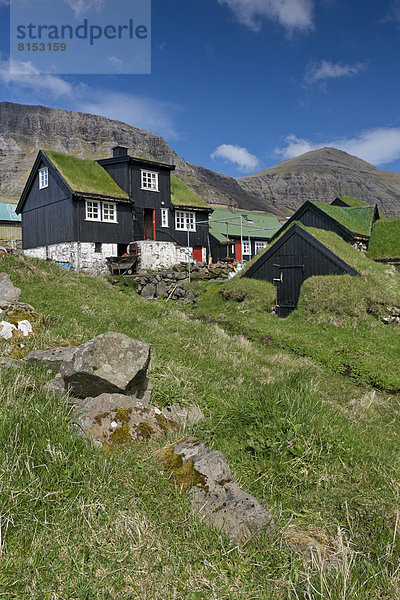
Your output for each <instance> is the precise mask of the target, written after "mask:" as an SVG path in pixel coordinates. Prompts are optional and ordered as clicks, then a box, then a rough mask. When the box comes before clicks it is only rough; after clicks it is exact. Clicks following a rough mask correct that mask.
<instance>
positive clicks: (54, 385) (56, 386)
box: [31, 353, 68, 398]
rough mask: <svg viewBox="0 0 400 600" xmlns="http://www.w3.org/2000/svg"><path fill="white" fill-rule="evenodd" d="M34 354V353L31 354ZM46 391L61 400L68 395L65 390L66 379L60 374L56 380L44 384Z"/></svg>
mask: <svg viewBox="0 0 400 600" xmlns="http://www.w3.org/2000/svg"><path fill="white" fill-rule="evenodd" d="M31 354H32V353H31ZM43 387H44V389H45V390H46V391H48V392H51V393H52V394H54V395H55V396H57V398H61V397H62V396H65V395H66V394H67V393H68V390H66V389H65V384H64V379H63V378H62V376H61V374H60V373H57V375H56V376H55V377H54V379H50V381H47V383H45V384H44V386H43Z"/></svg>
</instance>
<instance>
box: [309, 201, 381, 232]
mask: <svg viewBox="0 0 400 600" xmlns="http://www.w3.org/2000/svg"><path fill="white" fill-rule="evenodd" d="M312 204H315V206H318V208H319V209H320V210H322V211H323V212H324V213H326V214H327V215H329V216H330V217H332V218H333V219H335V221H337V222H338V223H340V224H341V225H344V226H345V227H347V229H349V230H350V231H351V232H352V233H355V234H358V235H361V236H365V237H370V235H371V231H372V224H373V219H374V212H375V206H361V207H355V208H352V207H350V208H347V207H344V206H332V205H331V204H323V203H322V202H312Z"/></svg>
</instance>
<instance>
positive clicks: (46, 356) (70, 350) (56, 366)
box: [26, 346, 78, 372]
mask: <svg viewBox="0 0 400 600" xmlns="http://www.w3.org/2000/svg"><path fill="white" fill-rule="evenodd" d="M77 349H78V348H77V347H76V346H63V347H59V348H51V349H50V350H32V352H29V354H28V355H27V357H26V362H28V363H29V364H31V365H43V366H44V367H47V368H48V369H51V370H52V371H54V372H57V371H59V370H60V368H61V365H62V364H63V363H64V362H66V361H69V360H71V359H72V357H73V355H74V354H75V352H76V351H77Z"/></svg>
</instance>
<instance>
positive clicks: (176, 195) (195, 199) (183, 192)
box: [171, 173, 210, 208]
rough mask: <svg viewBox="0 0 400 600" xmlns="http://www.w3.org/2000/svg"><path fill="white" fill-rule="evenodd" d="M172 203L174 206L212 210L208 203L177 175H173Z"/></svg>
mask: <svg viewBox="0 0 400 600" xmlns="http://www.w3.org/2000/svg"><path fill="white" fill-rule="evenodd" d="M171 202H172V204H174V206H187V207H191V208H210V206H209V205H208V204H207V202H206V201H205V200H203V198H200V196H198V195H197V194H196V193H195V192H194V191H193V190H192V189H190V187H189V186H187V185H186V183H184V182H183V181H182V179H179V177H177V176H176V175H175V173H171Z"/></svg>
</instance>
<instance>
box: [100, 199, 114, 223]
mask: <svg viewBox="0 0 400 600" xmlns="http://www.w3.org/2000/svg"><path fill="white" fill-rule="evenodd" d="M103 221H108V222H109V223H116V222H117V207H116V205H115V204H110V203H109V202H103Z"/></svg>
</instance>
